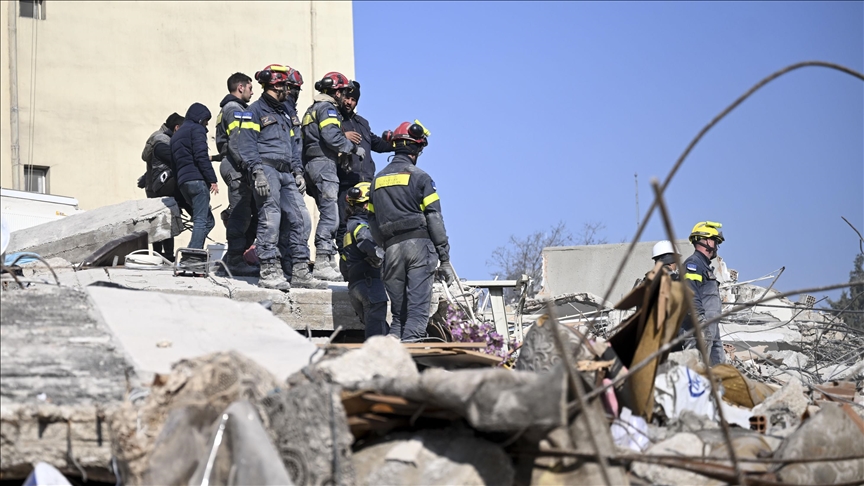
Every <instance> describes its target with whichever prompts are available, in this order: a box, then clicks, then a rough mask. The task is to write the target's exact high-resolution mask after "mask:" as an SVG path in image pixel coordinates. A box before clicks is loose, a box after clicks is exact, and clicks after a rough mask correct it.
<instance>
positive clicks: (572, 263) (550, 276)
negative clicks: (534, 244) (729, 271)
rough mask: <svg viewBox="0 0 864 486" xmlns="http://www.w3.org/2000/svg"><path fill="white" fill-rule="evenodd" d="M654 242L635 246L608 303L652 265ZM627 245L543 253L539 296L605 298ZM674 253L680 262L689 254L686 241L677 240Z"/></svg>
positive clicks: (628, 287)
mask: <svg viewBox="0 0 864 486" xmlns="http://www.w3.org/2000/svg"><path fill="white" fill-rule="evenodd" d="M655 243H657V242H656V241H647V242H641V243H637V244H636V247H635V248H634V250H633V255H631V256H630V259H629V260H628V261H627V265H626V266H625V267H624V270H623V271H622V275H621V277H620V278H619V279H618V283H617V284H615V287H614V288H613V289H612V293H611V294H610V295H609V300H610V301H611V302H613V303H615V302H618V301H619V300H621V298H622V297H624V296H625V295H627V293H628V292H630V290H632V289H633V284H634V283H635V282H636V279H638V278H642V277H644V276H645V272H647V271H648V270H651V268H652V267H653V266H654V265H653V264H654V262H653V261H652V260H651V249H652V248H653V247H654V244H655ZM629 245H630V244H629V243H620V244H611V245H588V246H558V247H549V248H544V249H543V290H542V291H541V295H543V296H546V297H551V296H554V295H561V294H569V293H576V292H589V293H592V294H594V295H598V296H600V297H602V296H604V295H606V291H607V290H608V288H609V284H611V283H612V278H613V277H614V272H615V270H616V269H617V268H618V265H620V264H621V260H623V259H624V255H625V254H626V253H627V248H628V247H629ZM676 246H677V247H678V251H680V252H682V253H683V255H682V256H683V258H686V257H687V256H689V254H690V253H691V252H692V248H693V247H692V245H690V243H688V242H687V240H679V241H678V243H677V245H676Z"/></svg>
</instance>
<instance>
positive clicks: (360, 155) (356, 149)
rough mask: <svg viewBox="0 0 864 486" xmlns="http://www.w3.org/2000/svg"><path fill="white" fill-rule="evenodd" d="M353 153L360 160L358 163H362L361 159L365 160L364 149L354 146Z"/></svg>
mask: <svg viewBox="0 0 864 486" xmlns="http://www.w3.org/2000/svg"><path fill="white" fill-rule="evenodd" d="M354 153H355V154H357V157H358V158H359V159H360V162H363V159H365V158H366V149H364V148H363V147H361V146H359V145H355V146H354Z"/></svg>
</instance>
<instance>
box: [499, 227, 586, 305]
mask: <svg viewBox="0 0 864 486" xmlns="http://www.w3.org/2000/svg"><path fill="white" fill-rule="evenodd" d="M572 243H573V235H571V234H570V232H569V231H567V225H566V224H564V222H563V221H560V222H558V224H556V225H554V226H552V227H551V228H549V229H548V230H547V231H535V232H534V233H531V234H530V235H528V236H526V237H524V238H517V237H516V236H515V235H510V240H509V241H508V243H507V245H505V246H499V247H498V248H496V249H495V251H493V252H492V257H491V259H490V260H488V261H487V262H486V265H487V266H489V267H492V268H494V269H496V270H497V274H498V275H499V276H500V277H501V278H502V279H503V280H516V279H518V278H519V277H520V276H521V275H522V274H525V275H528V276H529V277H531V287H530V288H529V289H528V293H529V296H532V297H533V296H534V295H536V294H537V292H539V291H540V283H541V279H542V278H543V248H546V247H548V246H564V245H569V244H572Z"/></svg>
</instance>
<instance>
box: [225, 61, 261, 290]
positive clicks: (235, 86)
mask: <svg viewBox="0 0 864 486" xmlns="http://www.w3.org/2000/svg"><path fill="white" fill-rule="evenodd" d="M252 93H253V87H252V78H250V77H249V76H247V75H245V74H243V73H234V74H232V75H231V76H230V77H229V78H228V94H227V95H225V97H224V98H222V101H221V102H220V103H219V107H220V108H221V111H220V112H219V114H218V115H217V116H216V149H217V150H218V151H219V154H218V155H216V156H214V158H215V159H218V160H221V161H222V163H221V164H220V165H219V173H220V174H221V176H222V180H223V181H224V182H225V185H226V186H228V209H226V210H225V211H224V212H223V221H225V237H226V239H227V240H228V250H227V251H226V253H225V257H224V258H223V259H222V262H223V263H224V264H225V266H226V267H227V268H228V270H230V271H231V274H232V275H237V276H251V277H254V276H256V275H258V268H257V267H255V266H253V265H250V264H249V263H248V262H246V260H245V259H244V258H243V254H244V253H245V252H246V250H247V249H248V248H249V247H251V246H252V244H253V243H254V242H255V233H256V232H257V227H258V215H257V214H255V213H256V211H255V209H256V208H255V201H254V200H253V197H252V188H250V187H249V183H248V180H247V177H246V175H245V173H244V171H243V169H242V168H241V167H240V163H239V162H238V161H236V160H234V159H233V158H232V157H231V154H229V153H228V137H229V136H230V135H231V133H232V132H233V131H234V130H236V129H237V126H238V125H239V124H240V121H239V120H237V119H236V116H237V115H239V114H240V113H243V112H245V111H246V108H247V107H248V106H249V102H250V101H252ZM226 218H227V221H226Z"/></svg>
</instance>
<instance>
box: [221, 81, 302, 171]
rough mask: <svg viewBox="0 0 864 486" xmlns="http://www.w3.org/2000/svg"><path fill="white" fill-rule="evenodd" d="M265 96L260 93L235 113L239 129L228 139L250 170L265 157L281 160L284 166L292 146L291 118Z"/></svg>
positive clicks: (278, 161) (289, 160) (292, 148)
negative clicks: (272, 104)
mask: <svg viewBox="0 0 864 486" xmlns="http://www.w3.org/2000/svg"><path fill="white" fill-rule="evenodd" d="M264 96H267V95H266V94H263V95H261V98H258V100H257V101H255V102H254V103H252V104H251V105H249V108H247V109H246V111H244V112H242V113H240V114H239V116H238V114H235V119H237V120H239V123H238V124H237V130H238V132H237V136H236V137H230V140H229V142H228V143H229V144H233V145H231V147H232V148H231V150H230V151H231V152H232V153H236V154H237V156H238V157H239V158H240V161H239V162H240V166H241V167H242V168H243V169H244V170H246V171H249V172H252V171H253V170H255V169H256V167H257V166H259V165H260V164H261V163H262V161H264V160H266V161H269V162H272V163H283V164H285V166H286V168H287V167H289V166H290V164H291V158H292V153H293V150H294V141H293V138H292V137H293V136H294V131H293V127H292V125H291V120H290V119H289V118H288V115H287V113H285V112H284V110H282V109H276V108H274V107H272V106H270V104H269V103H267V101H266V100H264ZM232 133H233V132H232ZM284 172H287V170H285V171H284Z"/></svg>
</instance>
